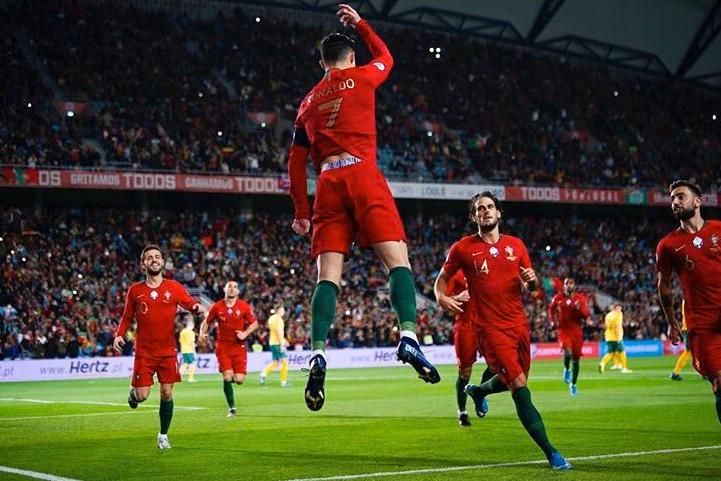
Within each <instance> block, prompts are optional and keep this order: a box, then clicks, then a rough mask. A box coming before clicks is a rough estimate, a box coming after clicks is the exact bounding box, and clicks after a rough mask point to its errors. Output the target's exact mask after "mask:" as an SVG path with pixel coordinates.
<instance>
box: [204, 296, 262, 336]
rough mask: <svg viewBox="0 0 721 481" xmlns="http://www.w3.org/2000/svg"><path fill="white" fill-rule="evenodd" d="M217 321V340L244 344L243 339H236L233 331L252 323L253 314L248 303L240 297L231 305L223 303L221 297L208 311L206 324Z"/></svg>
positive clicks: (242, 328) (245, 327)
mask: <svg viewBox="0 0 721 481" xmlns="http://www.w3.org/2000/svg"><path fill="white" fill-rule="evenodd" d="M215 321H218V336H217V338H216V340H217V342H237V343H242V344H243V345H245V341H241V340H240V339H238V336H237V335H236V332H235V331H244V330H246V329H247V328H248V326H250V325H251V324H253V323H254V322H255V321H256V319H255V314H253V309H252V308H251V307H250V305H249V304H248V303H247V302H245V301H243V300H242V299H236V301H235V303H234V304H233V305H232V306H228V305H226V304H225V299H221V300H219V301H218V302H216V303H215V304H213V306H212V307H211V308H210V311H208V318H207V322H208V326H210V325H211V324H212V323H213V322H215Z"/></svg>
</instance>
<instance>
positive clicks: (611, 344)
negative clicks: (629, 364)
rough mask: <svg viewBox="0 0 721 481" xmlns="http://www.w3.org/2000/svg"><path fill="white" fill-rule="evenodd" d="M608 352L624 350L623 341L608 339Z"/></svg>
mask: <svg viewBox="0 0 721 481" xmlns="http://www.w3.org/2000/svg"><path fill="white" fill-rule="evenodd" d="M606 346H607V348H606V352H623V341H607V342H606Z"/></svg>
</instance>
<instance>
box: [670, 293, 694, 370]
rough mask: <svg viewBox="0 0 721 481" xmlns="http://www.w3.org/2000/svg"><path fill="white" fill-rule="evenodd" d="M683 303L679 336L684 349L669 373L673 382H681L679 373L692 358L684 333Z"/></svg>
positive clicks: (684, 316) (685, 333) (686, 333)
mask: <svg viewBox="0 0 721 481" xmlns="http://www.w3.org/2000/svg"><path fill="white" fill-rule="evenodd" d="M684 307H685V302H684V301H683V300H682V301H681V320H682V323H681V336H682V337H683V345H684V349H683V352H682V353H681V354H680V355H679V356H678V360H677V361H676V366H674V368H673V372H672V373H671V380H673V381H683V378H682V377H681V371H683V368H684V367H686V364H688V362H689V361H690V360H691V358H692V357H693V354H692V353H691V346H690V345H689V343H688V332H686V313H685V312H684Z"/></svg>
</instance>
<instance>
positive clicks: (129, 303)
mask: <svg viewBox="0 0 721 481" xmlns="http://www.w3.org/2000/svg"><path fill="white" fill-rule="evenodd" d="M134 314H135V301H134V300H133V298H132V296H131V295H130V290H129V289H128V293H127V294H126V295H125V307H123V316H122V317H121V318H120V324H118V330H117V331H115V339H113V349H115V351H116V352H121V351H122V350H123V346H124V345H125V333H126V332H128V328H129V327H130V322H131V321H132V320H133V316H134Z"/></svg>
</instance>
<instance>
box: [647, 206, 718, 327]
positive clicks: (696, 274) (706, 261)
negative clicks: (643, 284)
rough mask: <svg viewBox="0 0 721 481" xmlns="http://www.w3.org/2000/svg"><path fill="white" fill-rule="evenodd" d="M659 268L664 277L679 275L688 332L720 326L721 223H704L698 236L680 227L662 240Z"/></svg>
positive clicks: (657, 248)
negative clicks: (674, 272) (673, 272)
mask: <svg viewBox="0 0 721 481" xmlns="http://www.w3.org/2000/svg"><path fill="white" fill-rule="evenodd" d="M656 268H657V269H658V271H659V272H661V273H663V274H664V275H671V272H672V271H676V273H678V276H679V278H680V279H681V288H682V290H683V298H684V301H685V303H684V311H685V315H686V325H687V327H688V330H689V331H692V330H694V329H696V328H708V327H719V326H721V222H720V221H715V220H707V221H705V222H704V224H703V227H701V230H699V231H698V232H697V233H695V234H689V233H687V232H684V231H683V230H681V229H680V228H679V229H676V230H674V231H673V232H671V233H670V234H668V235H667V236H666V237H664V238H663V239H661V241H660V242H659V243H658V246H657V247H656Z"/></svg>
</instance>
